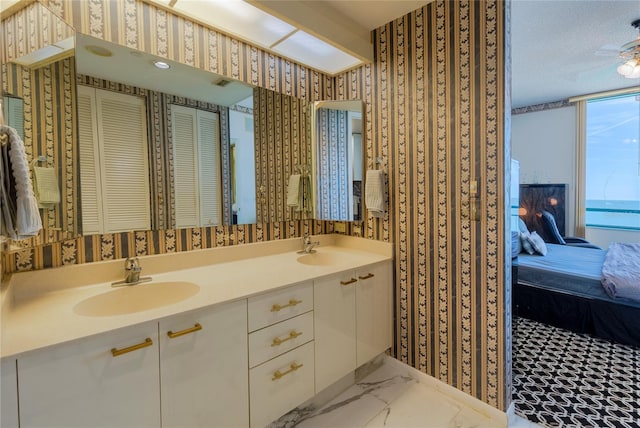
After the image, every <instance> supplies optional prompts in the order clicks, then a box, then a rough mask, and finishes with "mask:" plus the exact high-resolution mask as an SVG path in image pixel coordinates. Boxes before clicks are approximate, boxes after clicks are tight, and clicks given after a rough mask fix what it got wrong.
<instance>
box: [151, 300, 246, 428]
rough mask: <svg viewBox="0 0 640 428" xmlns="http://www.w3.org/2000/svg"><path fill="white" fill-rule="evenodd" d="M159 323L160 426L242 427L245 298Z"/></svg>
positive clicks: (244, 400)
mask: <svg viewBox="0 0 640 428" xmlns="http://www.w3.org/2000/svg"><path fill="white" fill-rule="evenodd" d="M159 325H160V379H161V382H160V390H161V396H162V426H163V427H165V428H166V427H190V428H195V427H203V428H205V427H214V426H216V427H246V426H248V425H249V391H248V384H249V381H248V372H247V364H248V363H247V361H248V353H247V301H246V300H244V299H243V300H241V301H237V302H231V303H225V304H222V305H218V306H214V307H212V308H206V309H201V310H198V311H194V312H189V313H186V314H181V315H177V316H173V317H170V318H166V319H162V320H160V323H159Z"/></svg>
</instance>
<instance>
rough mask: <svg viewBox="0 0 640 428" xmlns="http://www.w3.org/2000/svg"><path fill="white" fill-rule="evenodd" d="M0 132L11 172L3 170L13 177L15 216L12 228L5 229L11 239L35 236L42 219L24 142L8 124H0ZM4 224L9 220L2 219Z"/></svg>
mask: <svg viewBox="0 0 640 428" xmlns="http://www.w3.org/2000/svg"><path fill="white" fill-rule="evenodd" d="M0 134H2V135H6V136H7V137H8V138H7V144H8V145H9V160H10V163H11V170H12V171H11V172H9V171H4V173H5V174H11V173H12V174H13V178H14V179H15V183H16V184H15V199H16V201H15V206H16V214H15V216H16V218H15V219H11V220H13V221H12V223H13V230H7V233H8V234H9V236H10V237H11V238H13V239H25V238H28V237H30V236H35V235H37V234H38V232H39V231H40V230H41V229H42V220H41V219H40V212H38V201H37V200H36V198H35V195H34V193H33V187H32V185H31V178H30V177H29V164H28V162H27V154H26V153H25V150H24V143H23V142H22V140H21V139H20V136H19V135H18V133H17V132H16V130H15V129H13V128H11V127H10V126H6V125H0ZM4 223H5V225H6V224H7V223H9V222H7V221H4Z"/></svg>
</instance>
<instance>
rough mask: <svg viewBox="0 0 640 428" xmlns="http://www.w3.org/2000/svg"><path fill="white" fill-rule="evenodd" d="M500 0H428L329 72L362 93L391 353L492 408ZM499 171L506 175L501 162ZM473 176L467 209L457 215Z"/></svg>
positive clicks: (501, 145)
mask: <svg viewBox="0 0 640 428" xmlns="http://www.w3.org/2000/svg"><path fill="white" fill-rule="evenodd" d="M506 9H508V2H500V1H436V2H433V3H430V4H429V5H427V6H425V7H424V8H422V9H419V10H417V11H415V12H413V13H411V14H408V15H406V16H404V17H403V18H400V19H398V20H396V21H393V22H391V23H389V24H387V25H385V26H383V27H381V28H379V29H377V30H376V31H375V32H374V49H375V63H374V64H373V65H371V66H366V67H363V68H361V69H359V70H355V71H351V72H347V73H344V74H342V75H340V76H338V77H337V79H336V98H337V99H357V98H363V99H365V101H366V105H367V112H366V135H367V136H368V138H367V142H366V143H367V153H368V168H374V167H376V165H375V159H376V158H381V160H382V164H381V165H380V167H383V168H385V169H386V170H387V171H388V175H389V189H388V190H389V198H388V200H389V206H390V210H391V213H389V215H388V217H385V218H384V219H382V220H377V219H372V218H371V217H369V219H368V230H367V236H369V237H372V238H374V239H382V240H390V241H393V242H394V244H395V299H394V300H395V313H396V328H395V333H396V334H395V338H396V341H395V348H394V353H395V355H396V357H397V358H398V359H400V360H401V361H403V362H406V363H408V364H410V365H412V366H414V367H416V368H418V369H420V370H421V371H423V372H426V373H428V374H430V375H432V376H434V377H436V378H438V379H440V380H442V381H444V382H446V383H448V384H450V385H453V386H455V387H456V388H458V389H460V390H462V391H464V392H467V393H469V394H471V395H473V396H475V397H477V398H479V399H481V400H483V401H485V402H487V403H489V404H491V405H492V406H494V407H497V408H499V409H503V410H505V409H506V408H507V407H508V405H509V403H510V399H511V398H510V397H511V386H510V385H511V379H510V375H509V374H510V348H509V346H510V345H509V341H510V335H511V332H510V328H511V327H510V324H509V323H510V312H509V311H510V308H509V306H510V305H509V304H507V302H510V294H509V293H510V276H509V275H510V274H509V273H507V272H506V271H505V264H509V263H510V259H508V258H507V257H506V255H505V244H504V243H505V236H506V234H505V230H506V228H507V227H508V226H507V224H506V206H507V205H506V202H505V196H506V195H505V184H504V183H505V180H507V177H508V170H506V169H505V168H507V167H506V165H507V164H508V162H507V161H506V160H508V157H509V156H508V140H507V138H508V137H505V135H508V132H506V131H505V128H506V127H507V126H508V123H506V122H505V116H508V114H507V113H505V112H508V109H506V110H505V108H506V107H505V105H506V104H505V102H506V101H505V99H506V92H505V91H506V88H507V87H508V85H507V83H506V82H507V80H506V79H507V77H508V75H505V57H506V53H505V51H504V47H505V37H507V36H506V34H505V31H506V30H505V27H507V26H506V25H505V22H506V21H505V19H506V17H505V14H506V13H508V10H506ZM505 174H506V175H505ZM472 180H477V181H478V189H479V195H478V196H479V199H480V204H481V205H480V213H481V218H480V221H470V220H469V201H470V198H471V194H470V192H469V188H470V184H471V181H472Z"/></svg>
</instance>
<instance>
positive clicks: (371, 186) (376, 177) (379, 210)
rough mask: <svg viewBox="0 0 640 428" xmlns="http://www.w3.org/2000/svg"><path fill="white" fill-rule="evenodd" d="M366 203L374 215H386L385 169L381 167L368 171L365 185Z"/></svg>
mask: <svg viewBox="0 0 640 428" xmlns="http://www.w3.org/2000/svg"><path fill="white" fill-rule="evenodd" d="M364 192H365V199H364V202H365V205H366V207H367V210H369V212H370V213H371V214H373V216H374V217H383V216H384V208H385V206H384V205H385V204H384V171H382V170H379V169H374V170H368V171H367V182H366V185H365V189H364Z"/></svg>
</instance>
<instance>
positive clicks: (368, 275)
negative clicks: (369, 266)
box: [358, 273, 375, 279]
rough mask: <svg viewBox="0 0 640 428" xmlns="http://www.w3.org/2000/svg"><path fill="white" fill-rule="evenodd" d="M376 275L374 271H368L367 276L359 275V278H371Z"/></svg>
mask: <svg viewBox="0 0 640 428" xmlns="http://www.w3.org/2000/svg"><path fill="white" fill-rule="evenodd" d="M374 276H375V275H374V274H372V273H368V274H366V275H365V276H359V277H358V278H360V279H369V278H373V277H374Z"/></svg>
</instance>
